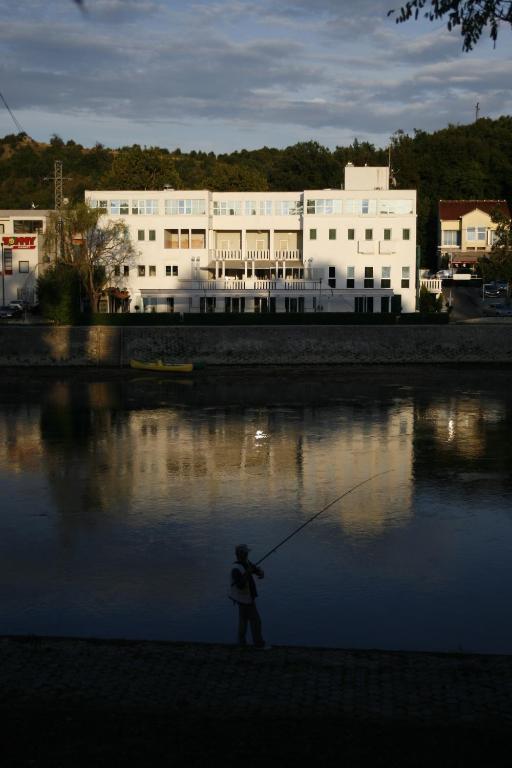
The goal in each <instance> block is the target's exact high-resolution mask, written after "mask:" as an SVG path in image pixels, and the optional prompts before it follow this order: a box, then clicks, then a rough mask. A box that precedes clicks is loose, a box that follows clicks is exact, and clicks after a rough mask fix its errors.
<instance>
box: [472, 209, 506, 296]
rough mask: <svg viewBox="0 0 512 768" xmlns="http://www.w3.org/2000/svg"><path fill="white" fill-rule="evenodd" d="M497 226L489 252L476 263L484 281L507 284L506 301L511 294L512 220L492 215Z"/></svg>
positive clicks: (499, 214)
mask: <svg viewBox="0 0 512 768" xmlns="http://www.w3.org/2000/svg"><path fill="white" fill-rule="evenodd" d="M492 218H493V221H494V222H495V223H496V224H497V227H496V239H495V241H494V243H493V245H492V248H491V252H490V253H489V254H488V255H486V256H482V257H481V258H480V259H479V260H478V263H479V265H480V270H481V272H482V275H483V277H484V279H485V280H489V279H492V280H503V281H506V282H507V301H510V296H511V293H512V220H511V219H507V218H506V216H504V215H503V214H502V213H500V212H496V213H495V214H494V215H493V217H492Z"/></svg>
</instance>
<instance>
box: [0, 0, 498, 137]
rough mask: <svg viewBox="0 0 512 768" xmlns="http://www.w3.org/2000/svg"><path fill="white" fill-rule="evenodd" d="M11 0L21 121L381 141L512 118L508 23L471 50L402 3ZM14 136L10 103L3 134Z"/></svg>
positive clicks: (5, 18) (82, 133)
mask: <svg viewBox="0 0 512 768" xmlns="http://www.w3.org/2000/svg"><path fill="white" fill-rule="evenodd" d="M84 3H85V6H86V9H87V12H86V13H85V14H84V13H82V12H81V11H80V9H79V7H78V6H77V5H75V4H74V3H73V2H72V0H18V2H16V3H15V2H13V0H0V8H1V11H2V15H1V18H2V21H1V22H0V46H1V57H0V71H1V78H0V90H1V92H2V94H3V96H4V97H5V99H6V100H7V102H8V104H9V106H10V107H11V109H12V110H13V112H14V114H15V115H16V117H17V119H18V120H19V122H20V123H21V125H22V126H23V129H24V130H25V131H26V132H27V133H28V134H29V135H30V136H32V137H33V138H35V139H37V140H40V141H47V140H48V138H49V137H50V136H51V135H52V134H54V133H57V134H58V135H60V136H62V138H63V139H65V140H67V139H70V138H72V139H74V140H76V141H79V142H81V143H82V144H85V145H87V146H90V145H93V144H95V143H96V142H101V143H103V144H106V145H107V146H121V145H125V144H133V143H139V144H146V145H158V146H165V147H169V148H174V147H181V148H182V149H183V150H190V149H202V150H206V151H210V150H213V151H215V152H223V151H232V150H235V149H242V148H244V147H245V148H248V149H251V148H255V147H261V146H263V145H267V146H276V147H284V146H287V145H289V144H293V143H295V142H297V141H307V140H310V139H314V140H317V141H320V142H321V143H322V144H325V145H327V146H329V147H334V146H336V144H340V145H344V144H348V143H350V142H351V141H352V140H353V139H354V137H357V138H359V139H361V140H369V141H372V142H374V143H376V144H377V145H379V146H384V145H385V144H386V143H387V140H388V138H389V136H390V135H391V134H392V133H393V132H394V131H396V130H397V129H399V128H401V129H403V130H405V131H409V132H410V131H412V130H413V129H414V128H422V129H424V130H428V131H431V130H434V129H436V128H442V127H444V126H446V125H447V124H448V123H450V122H451V123H467V122H470V121H471V120H472V119H473V118H474V112H475V109H474V108H475V104H476V102H477V101H478V102H480V108H481V116H488V117H497V116H499V115H502V114H511V113H512V91H511V88H510V84H511V75H512V65H511V56H510V50H511V45H510V43H511V42H512V40H511V37H512V35H511V32H510V29H506V30H503V32H502V34H501V36H500V38H499V39H498V45H497V48H496V49H494V50H493V47H492V45H491V44H490V43H489V42H488V41H487V40H485V42H484V43H480V44H479V45H478V46H477V48H476V50H475V51H473V52H471V53H469V54H464V53H462V50H461V49H462V42H461V38H460V36H459V34H458V33H457V32H452V33H449V32H448V31H447V30H446V27H445V25H444V24H442V23H434V24H429V23H427V22H413V21H411V22H409V23H407V24H402V25H396V24H395V23H394V21H393V20H392V19H390V18H387V15H386V12H387V10H389V8H390V7H398V6H399V4H400V2H399V1H398V2H393V0H195V1H194V0H191V1H189V2H187V3H184V2H183V1H182V2H181V3H179V2H177V0H84ZM13 132H16V129H15V127H14V125H13V123H12V121H11V118H10V117H9V114H8V113H7V111H6V110H5V109H2V111H1V112H0V135H4V134H6V133H13Z"/></svg>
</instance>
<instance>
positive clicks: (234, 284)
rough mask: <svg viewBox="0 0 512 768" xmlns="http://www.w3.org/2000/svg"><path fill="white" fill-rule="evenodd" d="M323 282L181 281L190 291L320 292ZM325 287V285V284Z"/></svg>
mask: <svg viewBox="0 0 512 768" xmlns="http://www.w3.org/2000/svg"><path fill="white" fill-rule="evenodd" d="M321 284H322V281H321V280H304V279H298V280H290V279H289V278H287V279H283V278H277V279H273V280H258V279H257V278H252V277H248V278H245V279H244V280H237V279H231V280H230V279H229V278H228V279H226V278H220V279H218V280H194V279H192V280H179V285H180V288H184V289H186V290H189V291H203V292H206V291H318V290H319V289H320V287H321ZM324 287H325V284H324Z"/></svg>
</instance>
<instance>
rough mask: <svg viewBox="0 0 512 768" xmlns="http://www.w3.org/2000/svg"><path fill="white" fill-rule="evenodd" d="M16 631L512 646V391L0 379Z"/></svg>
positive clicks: (465, 383) (410, 376) (313, 382)
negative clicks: (261, 573) (251, 573)
mask: <svg viewBox="0 0 512 768" xmlns="http://www.w3.org/2000/svg"><path fill="white" fill-rule="evenodd" d="M0 391H1V393H2V401H1V402H2V405H1V406H0V478H1V483H2V485H1V487H2V504H1V510H0V527H1V534H2V536H1V541H0V555H1V557H2V571H3V577H4V578H3V579H2V580H1V581H2V584H1V586H0V595H1V600H2V617H3V627H4V628H3V632H4V633H15V632H40V633H50V634H82V635H102V636H131V637H156V638H169V639H190V640H212V641H213V640H215V641H216V640H220V641H230V640H232V639H233V636H234V628H235V616H234V613H233V609H232V608H231V606H230V604H229V603H228V601H227V599H226V597H225V595H226V591H227V584H226V580H227V573H228V572H229V568H230V563H231V561H232V557H233V553H232V549H233V546H234V545H235V544H236V543H238V542H240V541H248V542H249V543H250V544H251V545H252V546H253V554H254V559H257V558H258V557H260V556H262V555H263V554H264V553H265V552H267V551H268V550H269V549H271V548H272V546H274V545H275V544H276V543H277V542H278V541H280V540H281V539H282V538H284V537H285V536H286V535H287V534H288V533H290V532H291V531H292V530H294V529H295V528H296V527H298V526H299V525H301V524H302V523H303V522H304V521H305V520H307V519H308V518H309V517H310V516H311V515H312V514H314V513H315V512H317V511H318V510H319V509H321V508H322V507H323V506H325V505H326V504H328V503H329V502H330V501H331V500H332V499H334V498H335V497H337V496H339V495H340V494H341V493H343V492H344V491H345V490H348V489H349V488H350V487H352V486H353V485H356V484H357V483H360V482H361V481H362V480H365V479H366V478H368V477H370V476H372V475H377V474H380V473H386V474H380V476H379V477H377V478H375V479H374V480H373V481H371V482H369V483H367V484H365V485H364V486H363V487H361V488H360V489H357V491H355V492H354V493H353V494H351V495H349V496H347V497H346V498H345V499H343V500H342V502H341V503H340V504H338V505H336V506H334V507H333V508H332V509H331V510H329V512H328V513H326V514H325V516H323V517H321V518H318V519H317V520H315V522H314V523H312V524H311V526H309V527H308V528H306V529H305V530H304V531H303V532H301V533H300V534H299V535H298V536H297V537H296V538H294V539H293V541H291V542H290V543H289V544H287V545H286V547H283V548H282V549H281V550H279V552H278V553H276V554H275V555H273V556H272V558H271V559H269V560H268V561H267V563H266V571H267V579H266V580H265V583H264V584H262V589H261V593H262V596H261V611H262V613H263V616H264V621H265V634H266V635H267V636H268V637H269V638H271V639H272V641H273V642H275V643H291V644H293V643H295V644H319V645H339V646H345V647H350V646H352V647H381V648H415V649H437V650H457V649H460V648H462V649H464V650H481V651H506V652H510V651H512V621H511V620H510V619H509V618H508V611H507V605H508V601H507V599H506V598H507V597H508V595H507V594H506V592H505V590H504V585H506V584H508V583H509V581H510V576H511V575H512V573H511V572H512V566H511V565H510V558H509V555H508V552H509V550H510V545H511V544H512V519H511V515H510V509H511V508H512V505H511V483H510V479H511V474H510V468H511V459H512V455H511V448H510V440H509V435H510V428H511V423H512V413H511V403H512V396H511V395H510V394H509V392H508V372H506V371H495V372H494V373H493V380H492V382H491V383H490V382H489V377H488V376H484V375H483V374H480V373H475V372H472V373H471V372H469V373H465V374H461V373H460V372H458V373H457V375H456V376H454V372H453V371H447V372H445V373H442V374H437V375H436V377H435V379H434V378H433V375H432V374H430V376H429V375H425V372H424V371H421V372H419V371H414V369H409V370H405V371H404V370H402V371H393V370H380V371H378V372H376V371H375V370H372V369H366V370H364V369H361V370H348V371H340V372H337V373H336V372H334V373H333V371H332V370H331V371H329V372H325V374H322V373H319V374H312V373H309V372H304V371H302V372H299V373H297V372H293V373H290V372H281V373H278V372H275V371H274V372H271V373H263V374H260V375H258V374H255V373H254V372H246V373H245V374H244V373H240V374H238V375H233V374H232V373H230V372H224V373H218V374H204V375H202V376H201V377H199V378H197V379H194V380H190V379H187V380H183V381H180V380H167V379H157V378H153V377H151V376H147V377H145V376H142V377H141V376H140V375H139V377H138V378H130V377H129V376H127V378H126V379H119V380H111V381H108V380H107V381H106V380H95V381H87V380H84V379H83V378H80V377H78V376H77V375H75V376H73V377H71V378H69V379H67V380H66V379H65V378H62V375H61V376H60V377H59V379H58V380H52V379H46V380H45V379H41V380H37V378H36V379H31V380H30V381H21V382H12V381H5V382H4V383H3V384H2V385H0Z"/></svg>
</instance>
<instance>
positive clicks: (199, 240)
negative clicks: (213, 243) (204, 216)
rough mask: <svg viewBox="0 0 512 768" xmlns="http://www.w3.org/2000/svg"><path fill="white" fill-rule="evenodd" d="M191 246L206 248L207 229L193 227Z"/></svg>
mask: <svg viewBox="0 0 512 768" xmlns="http://www.w3.org/2000/svg"><path fill="white" fill-rule="evenodd" d="M190 247H191V248H206V231H205V230H204V229H193V230H192V233H191V236H190Z"/></svg>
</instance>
